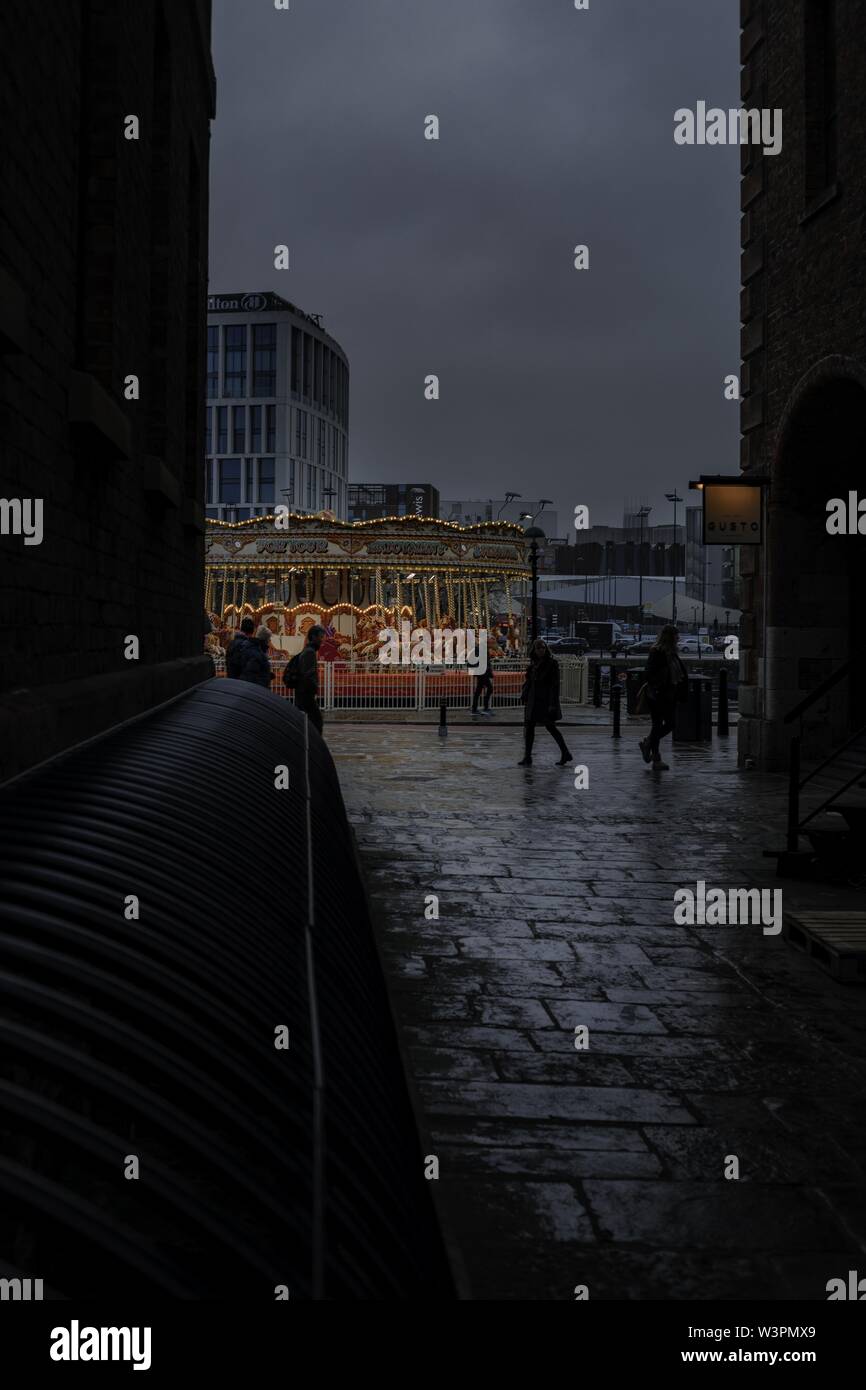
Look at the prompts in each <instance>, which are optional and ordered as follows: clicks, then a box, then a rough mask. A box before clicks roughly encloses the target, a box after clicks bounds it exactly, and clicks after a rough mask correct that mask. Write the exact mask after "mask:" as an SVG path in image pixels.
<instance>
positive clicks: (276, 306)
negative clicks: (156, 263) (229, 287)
mask: <svg viewBox="0 0 866 1390" xmlns="http://www.w3.org/2000/svg"><path fill="white" fill-rule="evenodd" d="M207 309H208V313H209V314H258V313H261V312H262V311H263V310H265V309H269V310H271V311H274V310H276V311H277V312H279V311H280V310H282V311H283V312H284V313H285V312H286V311H288V312H289V313H290V314H296V315H297V316H298V318H301V319H306V320H307V322H308V323H312V324H315V326H316V328H321V326H322V316H321V314H305V313H304V311H303V309H299V308H298V307H297V305H296V304H290V303H289V301H288V300H287V299H282V298H281V297H280V295H278V294H271V293H270V292H267V293H264V294H211V295H208V301H207Z"/></svg>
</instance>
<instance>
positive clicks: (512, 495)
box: [496, 492, 523, 521]
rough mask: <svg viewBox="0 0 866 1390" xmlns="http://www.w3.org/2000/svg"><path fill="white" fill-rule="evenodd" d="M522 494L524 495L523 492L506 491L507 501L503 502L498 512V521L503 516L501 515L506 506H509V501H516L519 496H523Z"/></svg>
mask: <svg viewBox="0 0 866 1390" xmlns="http://www.w3.org/2000/svg"><path fill="white" fill-rule="evenodd" d="M522 495H523V494H522V493H520V492H506V494H505V501H504V502H503V503H502V506H501V507H500V508H499V511H498V512H497V513H496V520H497V521H498V520H499V518H500V517H501V515H502V513H503V512H504V510H505V508H506V507H507V506H508V503H509V502H516V501H517V499H518V497H522Z"/></svg>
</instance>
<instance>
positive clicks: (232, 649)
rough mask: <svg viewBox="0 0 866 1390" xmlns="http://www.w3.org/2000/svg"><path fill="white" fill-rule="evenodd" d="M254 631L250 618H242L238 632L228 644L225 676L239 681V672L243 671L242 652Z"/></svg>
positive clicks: (254, 626) (253, 624) (254, 627)
mask: <svg viewBox="0 0 866 1390" xmlns="http://www.w3.org/2000/svg"><path fill="white" fill-rule="evenodd" d="M255 630H256V625H255V623H254V622H253V620H252V618H244V620H243V622H242V623H241V625H240V629H239V631H238V632H236V633H235V635H234V637H233V638H232V640H231V642H230V643H229V649H228V651H227V652H226V675H227V676H232V677H233V678H234V679H235V680H240V674H241V671H242V670H243V669H244V652H245V651H246V648H247V643H248V642H249V641H250V640H251V639H252V635H253V633H254V632H255Z"/></svg>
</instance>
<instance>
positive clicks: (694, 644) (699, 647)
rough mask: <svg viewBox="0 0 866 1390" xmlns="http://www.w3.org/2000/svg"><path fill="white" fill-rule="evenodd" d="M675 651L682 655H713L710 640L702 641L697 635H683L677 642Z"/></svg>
mask: <svg viewBox="0 0 866 1390" xmlns="http://www.w3.org/2000/svg"><path fill="white" fill-rule="evenodd" d="M677 651H680V652H682V653H683V656H714V655H715V652H714V650H713V644H712V642H702V641H701V640H700V638H698V637H684V638H683V640H682V641H681V642H678V643H677Z"/></svg>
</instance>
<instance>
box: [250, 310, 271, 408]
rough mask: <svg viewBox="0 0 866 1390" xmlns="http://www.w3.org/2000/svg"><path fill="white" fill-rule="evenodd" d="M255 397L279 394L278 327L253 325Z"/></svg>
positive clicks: (268, 324) (263, 324)
mask: <svg viewBox="0 0 866 1390" xmlns="http://www.w3.org/2000/svg"><path fill="white" fill-rule="evenodd" d="M252 394H253V395H254V396H275V395H276V394H277V325H276V324H275V323H255V324H253V391H252Z"/></svg>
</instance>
